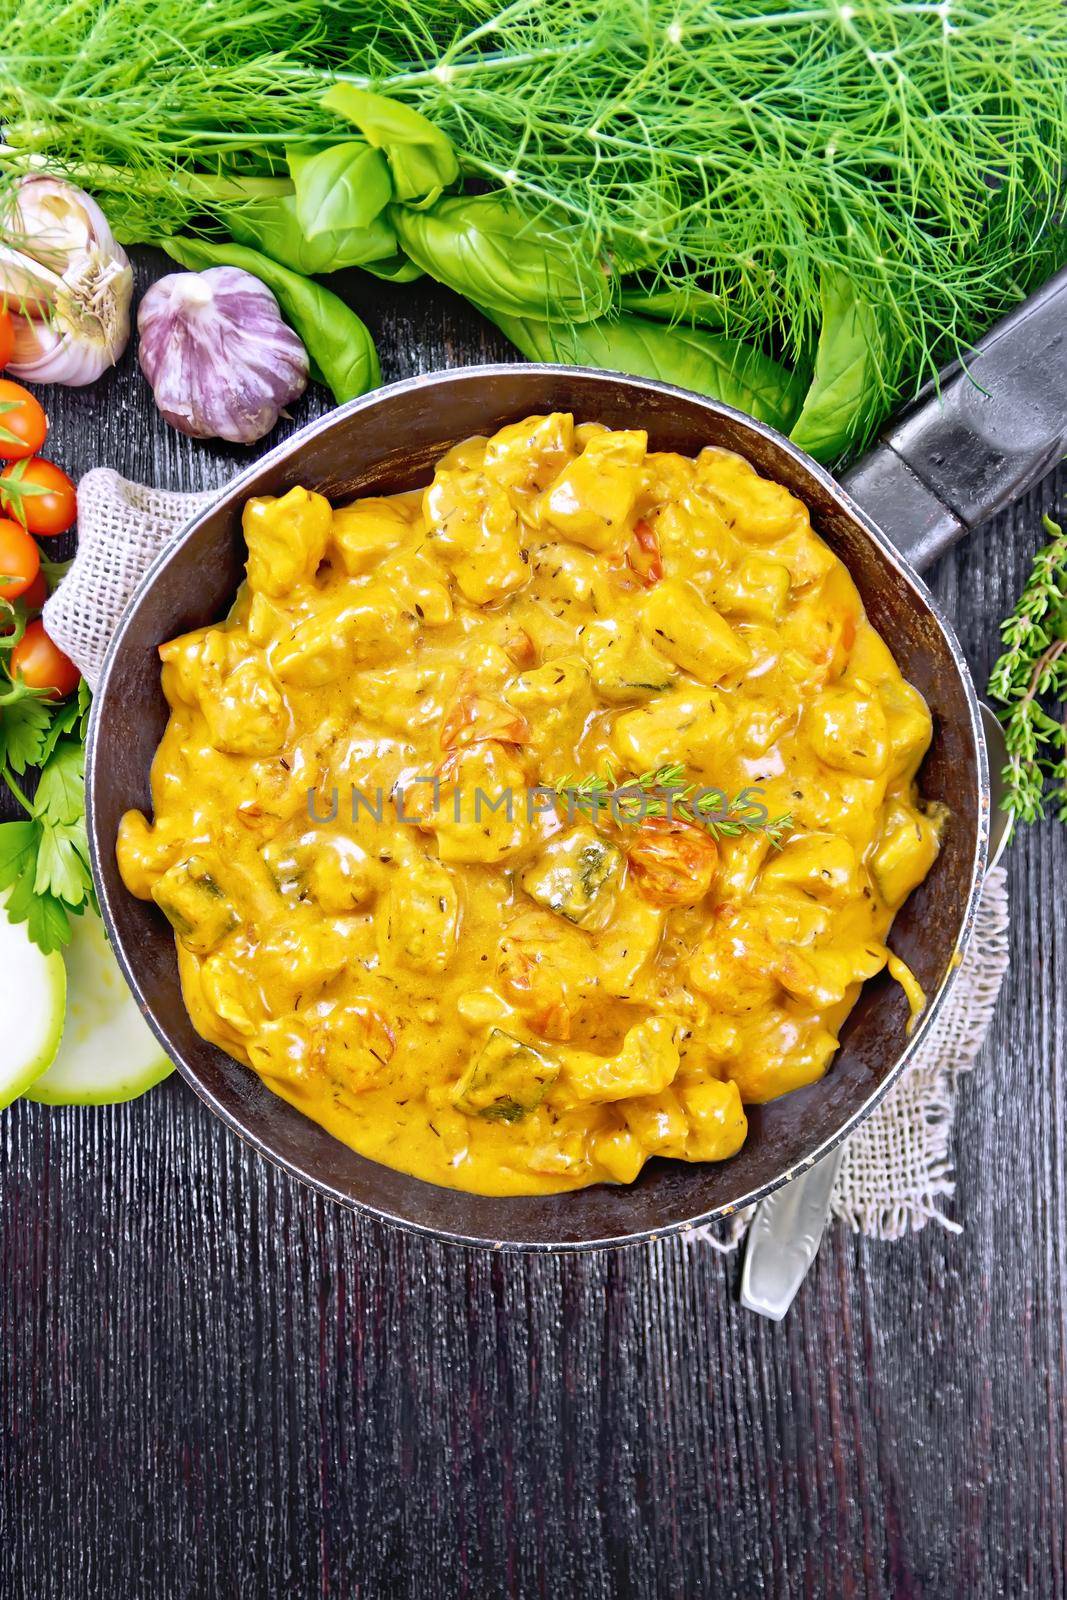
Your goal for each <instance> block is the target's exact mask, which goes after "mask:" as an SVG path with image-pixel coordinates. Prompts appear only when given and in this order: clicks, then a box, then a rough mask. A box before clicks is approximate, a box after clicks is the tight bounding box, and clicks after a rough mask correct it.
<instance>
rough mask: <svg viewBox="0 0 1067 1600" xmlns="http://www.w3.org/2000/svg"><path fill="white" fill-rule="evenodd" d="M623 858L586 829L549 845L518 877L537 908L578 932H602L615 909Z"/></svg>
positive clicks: (580, 829)
mask: <svg viewBox="0 0 1067 1600" xmlns="http://www.w3.org/2000/svg"><path fill="white" fill-rule="evenodd" d="M624 859H625V858H624V856H623V853H622V851H621V850H619V849H617V848H616V846H615V845H613V844H609V842H608V841H607V840H606V839H602V838H601V836H600V835H599V834H598V833H595V832H594V830H593V829H592V828H585V827H578V828H571V829H570V830H569V831H568V832H567V833H561V834H559V835H558V836H557V837H556V838H555V839H550V840H549V842H548V844H547V845H546V846H545V848H544V850H543V851H542V853H541V854H540V855H539V856H538V858H537V860H536V861H535V862H534V863H533V865H532V866H529V867H527V869H526V871H525V872H524V873H523V875H522V886H523V888H524V889H525V890H526V893H527V894H528V895H529V896H530V898H531V899H532V900H536V901H537V903H538V905H541V906H545V907H546V908H547V909H548V910H549V911H554V912H555V913H556V914H557V916H560V917H566V919H567V921H568V922H574V923H577V925H578V927H580V928H590V929H598V928H603V927H604V926H605V925H606V923H607V921H608V919H609V918H610V916H611V912H612V907H613V906H614V904H615V892H616V890H617V889H618V886H619V883H620V881H621V878H622V869H623V863H624Z"/></svg>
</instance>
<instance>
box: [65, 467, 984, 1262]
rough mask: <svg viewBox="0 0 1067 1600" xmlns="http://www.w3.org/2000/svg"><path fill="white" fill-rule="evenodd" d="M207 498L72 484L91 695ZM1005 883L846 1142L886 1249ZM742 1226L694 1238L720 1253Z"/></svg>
mask: <svg viewBox="0 0 1067 1600" xmlns="http://www.w3.org/2000/svg"><path fill="white" fill-rule="evenodd" d="M213 498H214V494H213V493H208V494H172V493H170V492H168V491H166V490H162V489H150V488H146V487H145V486H144V485H143V484H139V483H130V482H128V481H127V479H125V478H120V477H119V475H118V473H117V472H112V471H111V470H110V469H108V468H106V467H99V468H97V469H96V470H95V471H93V472H90V473H89V474H88V475H87V476H86V477H84V478H83V479H82V481H81V483H80V484H79V485H78V553H77V555H76V556H75V558H74V563H73V565H72V566H71V569H70V571H69V572H68V574H67V575H66V577H65V578H64V579H63V581H62V582H61V583H60V585H59V587H58V588H57V590H56V592H55V594H53V595H52V597H51V598H50V599H49V601H48V603H47V604H46V606H45V608H44V621H45V626H46V628H47V630H48V633H49V634H50V636H51V637H52V638H53V639H54V640H55V642H56V643H57V644H58V645H59V646H60V648H61V649H62V650H65V651H66V653H67V654H68V655H69V656H70V657H71V659H72V660H73V661H75V662H77V664H78V666H79V667H80V668H81V670H82V672H83V673H84V674H85V676H86V678H87V679H88V681H89V684H90V685H91V686H92V687H93V688H95V687H96V684H97V682H98V680H99V677H100V669H101V666H102V664H103V660H104V653H105V651H106V649H107V644H108V640H109V639H110V637H111V633H112V630H113V629H114V627H115V624H116V622H117V621H118V618H119V616H120V614H121V612H122V610H123V608H124V607H125V605H126V602H127V601H128V600H129V598H130V595H131V594H132V593H133V590H134V589H135V588H136V586H137V583H138V582H139V580H140V578H141V576H142V574H143V573H144V571H145V569H146V568H147V567H148V565H149V563H150V562H151V561H152V560H153V559H154V557H155V556H156V555H157V554H158V553H159V551H160V550H161V549H162V548H163V546H164V545H165V544H167V543H168V541H169V540H171V539H172V538H173V537H174V536H175V534H177V533H178V532H179V530H180V529H181V528H182V527H183V526H184V525H185V523H187V522H188V521H189V519H190V518H191V517H192V516H194V515H195V514H196V512H197V511H199V510H200V509H201V507H203V506H205V505H208V504H209V503H210V502H211V500H212V499H213ZM1008 926H1009V918H1008V897H1007V892H1006V888H1005V874H1004V872H1003V871H1002V870H1000V869H997V870H996V871H994V872H991V873H990V875H989V877H988V879H987V881H986V887H985V893H984V894H983V896H982V904H981V907H980V909H979V912H978V917H977V921H976V924H975V930H974V935H973V938H972V940H971V943H970V945H969V947H968V950H967V954H966V957H965V959H964V963H963V969H962V971H961V973H960V975H959V979H958V981H957V984H956V988H955V990H954V991H953V994H952V996H951V998H950V1000H949V1002H948V1004H947V1005H946V1006H945V1008H944V1009H943V1010H942V1011H941V1014H940V1015H939V1016H938V1018H937V1020H936V1022H935V1023H934V1025H933V1027H932V1028H931V1030H930V1033H929V1035H928V1036H927V1038H926V1039H925V1040H924V1042H923V1046H922V1049H921V1050H920V1051H919V1053H918V1055H917V1056H916V1058H915V1061H914V1064H913V1065H912V1066H911V1067H910V1068H909V1070H908V1071H907V1072H906V1073H905V1075H904V1077H903V1078H902V1079H901V1081H900V1083H899V1084H898V1085H897V1087H896V1088H895V1089H894V1090H893V1091H892V1093H891V1094H890V1095H888V1096H887V1098H886V1099H885V1100H884V1101H883V1103H882V1104H881V1105H880V1106H879V1107H878V1109H877V1110H876V1111H875V1112H874V1114H873V1115H872V1116H870V1117H868V1119H867V1121H866V1122H865V1123H864V1124H863V1126H862V1127H861V1128H860V1130H859V1131H858V1132H857V1133H856V1134H854V1135H853V1137H852V1139H851V1140H850V1141H849V1144H848V1149H847V1151H846V1154H845V1159H844V1163H843V1165H842V1168H841V1174H840V1177H839V1178H838V1181H837V1187H836V1188H835V1189H834V1193H833V1198H832V1201H831V1211H832V1213H833V1215H834V1216H835V1217H839V1218H840V1219H841V1221H843V1222H847V1223H848V1224H849V1226H850V1227H851V1228H854V1229H856V1230H857V1231H858V1232H860V1233H866V1234H870V1235H872V1236H874V1237H875V1238H879V1239H897V1238H899V1237H900V1236H901V1235H902V1234H905V1233H908V1232H914V1231H916V1230H917V1229H919V1228H923V1227H925V1226H926V1224H927V1223H928V1222H931V1221H935V1222H940V1223H941V1224H942V1226H943V1227H946V1228H950V1229H952V1230H953V1231H955V1232H958V1231H959V1224H958V1223H957V1222H954V1221H953V1220H952V1219H951V1218H949V1217H948V1216H946V1215H945V1213H944V1211H943V1210H942V1206H943V1204H944V1202H945V1201H946V1200H947V1199H948V1198H950V1197H951V1195H952V1194H953V1192H954V1189H955V1184H954V1181H953V1168H952V1155H951V1148H950V1146H951V1136H952V1122H953V1115H954V1112H955V1105H956V1088H957V1081H958V1079H959V1076H960V1074H961V1073H962V1072H966V1071H967V1070H968V1069H969V1068H970V1067H972V1066H973V1065H974V1061H975V1057H976V1056H977V1054H978V1051H979V1049H980V1047H981V1044H982V1040H983V1039H984V1038H985V1035H986V1031H987V1029H988V1027H989V1024H990V1021H991V1020H992V1016H993V1010H994V1007H995V1006H996V1002H997V996H998V994H999V993H1000V986H1001V982H1002V980H1003V977H1004V973H1005V972H1006V970H1007V966H1008ZM745 1222H746V1219H745V1217H743V1216H742V1217H740V1218H738V1219H733V1220H732V1221H731V1223H730V1225H729V1226H728V1227H727V1228H724V1229H723V1228H720V1229H717V1230H700V1234H699V1235H698V1236H703V1237H706V1238H707V1239H708V1242H709V1243H712V1244H715V1245H716V1246H717V1247H718V1248H720V1249H722V1248H727V1249H728V1248H731V1247H732V1246H733V1245H735V1244H736V1243H737V1241H738V1239H739V1237H740V1236H741V1234H742V1233H743V1231H744V1227H745Z"/></svg>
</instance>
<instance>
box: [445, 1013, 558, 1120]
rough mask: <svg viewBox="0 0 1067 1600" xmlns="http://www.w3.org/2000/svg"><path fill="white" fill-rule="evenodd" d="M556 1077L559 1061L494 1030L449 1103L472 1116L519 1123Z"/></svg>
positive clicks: (543, 1096) (539, 1100)
mask: <svg viewBox="0 0 1067 1600" xmlns="http://www.w3.org/2000/svg"><path fill="white" fill-rule="evenodd" d="M558 1076H559V1062H558V1061H554V1060H553V1059H552V1057H551V1056H545V1055H542V1054H541V1052H540V1051H538V1050H534V1049H532V1048H531V1047H530V1045H528V1044H523V1043H522V1042H521V1040H519V1039H513V1038H512V1036H511V1034H510V1033H505V1032H504V1031H503V1029H502V1028H494V1029H493V1031H492V1033H490V1035H489V1038H488V1039H487V1040H486V1042H485V1045H484V1046H483V1048H482V1050H481V1051H480V1052H479V1054H478V1055H476V1056H475V1058H474V1060H473V1061H472V1062H471V1064H470V1066H469V1067H468V1068H467V1070H466V1072H465V1073H464V1074H463V1076H462V1078H460V1080H459V1082H458V1083H457V1084H456V1086H455V1088H454V1089H453V1090H452V1103H453V1105H454V1106H456V1108H457V1109H458V1110H460V1111H466V1112H468V1113H470V1114H471V1115H473V1116H479V1117H490V1118H494V1119H499V1120H500V1121H502V1122H518V1120H519V1119H520V1117H525V1116H526V1115H527V1113H528V1112H530V1111H533V1110H535V1109H536V1107H537V1106H539V1105H540V1104H541V1101H542V1100H543V1099H544V1098H545V1095H546V1094H547V1092H548V1088H549V1085H550V1084H551V1083H553V1082H554V1081H555V1079H556V1078H557V1077H558Z"/></svg>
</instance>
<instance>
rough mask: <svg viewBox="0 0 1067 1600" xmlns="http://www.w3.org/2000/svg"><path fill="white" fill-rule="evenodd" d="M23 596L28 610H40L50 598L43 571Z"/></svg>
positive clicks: (23, 601)
mask: <svg viewBox="0 0 1067 1600" xmlns="http://www.w3.org/2000/svg"><path fill="white" fill-rule="evenodd" d="M20 531H21V530H20ZM21 598H22V603H23V605H24V606H25V607H26V610H27V611H40V609H41V607H42V606H43V605H44V603H45V601H46V600H47V599H48V582H47V580H46V578H45V575H44V573H43V572H38V574H37V576H36V578H34V580H33V582H32V583H31V584H30V586H29V588H28V589H26V590H25V591H24V592H23V594H22V597H21Z"/></svg>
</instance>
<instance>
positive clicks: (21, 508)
mask: <svg viewBox="0 0 1067 1600" xmlns="http://www.w3.org/2000/svg"><path fill="white" fill-rule="evenodd" d="M0 509H2V510H3V511H4V512H6V513H7V515H8V516H13V517H15V518H16V520H17V521H19V522H21V523H22V525H23V526H24V527H25V528H26V529H27V531H28V532H30V533H33V534H36V535H37V537H38V539H51V538H54V537H55V535H56V534H59V533H66V531H67V529H68V528H73V526H74V522H75V519H76V517H77V515H78V494H77V490H76V489H75V487H74V485H73V483H72V482H71V481H70V479H69V478H68V477H67V474H66V473H65V472H64V471H63V469H62V467H57V466H56V464H55V462H54V461H46V460H45V459H44V457H43V456H35V457H34V459H33V460H32V461H15V462H13V463H12V465H11V466H10V467H5V468H4V470H3V472H0Z"/></svg>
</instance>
